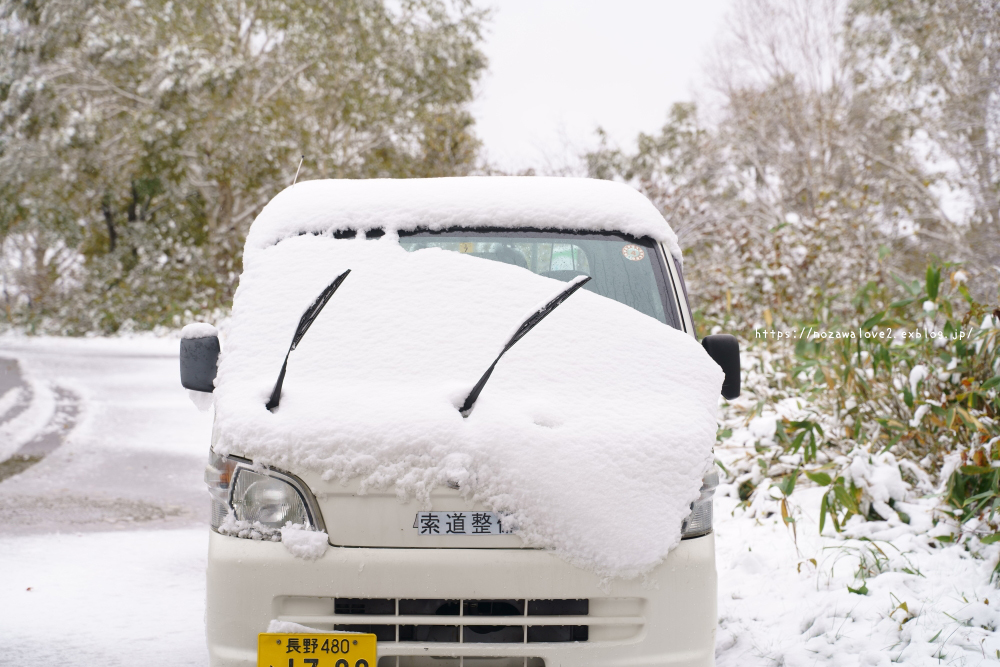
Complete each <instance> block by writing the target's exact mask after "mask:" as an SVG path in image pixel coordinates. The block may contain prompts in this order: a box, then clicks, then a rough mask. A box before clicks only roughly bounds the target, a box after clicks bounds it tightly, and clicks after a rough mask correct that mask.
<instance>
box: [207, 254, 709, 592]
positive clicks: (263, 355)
mask: <svg viewBox="0 0 1000 667" xmlns="http://www.w3.org/2000/svg"><path fill="white" fill-rule="evenodd" d="M244 266H245V271H244V274H243V276H242V278H241V281H240V286H239V289H238V290H237V292H236V296H235V300H234V305H233V317H232V320H231V321H230V323H229V324H228V326H227V327H226V328H227V331H226V332H225V333H226V338H225V345H224V349H223V353H222V358H221V360H220V367H219V375H218V379H217V381H216V385H217V389H216V431H215V432H216V442H215V448H216V450H217V451H218V452H220V453H223V454H227V453H231V454H239V455H243V456H247V457H249V458H251V459H253V460H255V461H257V462H260V463H263V464H268V465H274V466H277V467H279V468H283V469H287V470H290V471H292V472H303V471H304V470H306V469H311V470H315V471H318V472H321V473H323V474H324V475H325V476H326V478H327V479H342V480H347V479H350V478H355V477H357V478H361V480H362V488H395V489H396V491H397V493H398V494H399V495H400V496H401V497H417V498H418V499H420V500H421V501H422V502H424V504H425V505H426V504H428V503H429V500H430V495H429V494H430V491H431V489H432V488H434V487H435V486H436V485H441V486H443V485H445V484H447V483H448V481H449V480H454V481H457V482H458V483H459V484H460V488H461V492H462V494H463V495H464V496H465V497H467V498H469V499H470V500H474V501H477V502H481V503H482V504H483V505H485V506H486V507H487V508H488V509H490V510H493V511H497V512H503V513H509V514H511V515H513V516H512V518H513V520H514V522H515V524H516V525H517V526H518V531H517V532H518V534H519V535H520V536H521V538H522V539H523V540H524V542H525V543H526V544H527V545H529V546H537V547H543V548H548V549H552V550H554V551H555V552H556V553H557V554H559V555H560V556H562V557H563V558H565V559H567V560H568V561H570V562H572V563H575V564H577V565H580V566H582V567H586V568H589V569H591V570H593V571H595V572H597V573H598V574H601V575H603V576H608V577H611V576H633V575H637V574H640V573H643V572H645V571H648V570H649V569H651V568H652V567H654V566H655V565H656V564H657V563H658V562H660V561H661V560H662V559H663V557H664V556H666V554H667V552H668V551H669V550H670V549H671V548H672V547H673V546H675V545H676V544H677V542H678V541H679V539H680V527H681V521H682V520H683V518H684V517H685V516H686V514H687V513H688V509H689V505H690V503H691V502H692V501H693V500H694V499H695V498H697V497H698V491H699V487H700V485H701V478H702V475H703V474H704V472H705V471H706V469H707V468H708V467H709V466H710V465H711V461H712V453H711V452H712V445H713V443H714V442H715V431H716V408H717V405H718V397H719V392H720V387H721V384H722V371H721V370H720V369H719V367H718V366H717V365H716V364H715V363H714V362H713V361H712V360H711V359H710V358H709V357H708V355H707V354H706V353H705V352H704V351H703V350H702V348H701V346H700V345H699V344H698V343H697V342H696V341H695V340H694V339H693V338H691V337H690V336H688V335H685V334H684V333H682V332H680V331H677V330H676V329H673V328H671V327H668V326H667V325H665V324H663V323H661V322H659V321H657V320H656V319H653V318H652V317H649V316H647V315H644V314H642V313H640V312H638V311H636V310H634V309H632V308H630V307H628V306H626V305H624V304H621V303H619V302H617V301H614V300H612V299H608V298H605V297H602V296H599V295H597V294H593V293H591V292H587V291H585V290H581V291H580V292H577V293H576V294H574V295H573V296H572V297H570V298H569V299H568V300H567V301H566V302H565V303H563V304H562V305H561V306H560V307H559V308H558V309H556V310H555V311H554V312H553V313H552V314H551V315H549V317H548V318H547V319H546V320H545V321H543V322H542V323H541V324H539V325H538V326H537V327H535V329H533V330H532V331H531V332H530V333H529V334H528V335H527V336H526V337H525V338H524V339H523V340H521V341H520V342H519V343H518V344H517V345H515V346H514V347H513V348H512V349H511V350H510V351H509V352H507V354H506V355H505V356H504V358H503V359H502V360H501V361H500V363H499V364H498V365H497V367H496V370H495V372H494V373H493V377H492V378H491V380H490V381H489V383H488V384H487V385H486V387H485V389H484V390H483V393H482V395H481V397H480V398H479V401H478V402H477V404H476V406H475V409H474V410H473V411H472V414H471V415H470V416H469V417H468V418H467V419H463V418H462V416H461V415H460V414H459V411H458V406H459V405H460V404H461V402H462V400H463V399H464V398H465V396H466V395H467V394H468V392H469V390H470V389H471V387H472V386H473V385H474V384H475V382H476V380H477V379H478V378H479V377H480V375H482V373H483V372H484V371H485V370H486V368H487V367H488V366H489V364H490V363H491V362H492V361H493V359H494V358H495V357H496V355H497V353H498V352H499V351H500V349H501V348H502V346H503V345H504V343H505V342H506V341H507V339H508V337H509V336H510V335H511V333H513V330H514V329H515V328H516V327H517V325H518V324H520V322H521V321H522V320H523V319H524V318H525V317H526V316H527V315H528V314H529V313H530V312H531V310H532V308H534V307H536V306H537V305H538V304H539V303H542V302H545V301H547V300H548V299H550V298H552V297H553V296H554V295H555V294H557V293H558V292H559V291H560V290H561V289H563V288H564V287H565V283H563V282H560V281H558V280H555V279H552V278H547V277H544V276H540V275H536V274H534V273H532V272H531V271H528V270H526V269H524V268H521V267H518V266H513V265H509V264H503V263H500V262H494V261H490V260H488V259H483V258H478V257H473V256H469V255H463V254H460V253H454V252H449V251H446V250H443V249H440V248H427V249H422V250H417V251H415V252H412V253H408V252H406V251H405V250H403V248H401V247H400V245H399V243H398V241H397V239H396V238H394V237H392V236H388V235H387V236H386V237H384V238H382V239H380V240H363V239H334V238H331V237H329V236H316V235H311V234H310V235H302V236H297V237H292V238H288V239H285V240H284V241H281V242H280V243H278V244H276V245H272V246H270V247H267V248H265V249H256V250H255V249H252V248H248V251H247V254H246V256H245V259H244ZM345 269H351V274H350V275H349V276H348V277H347V279H346V280H345V281H344V283H343V285H342V286H341V287H340V289H339V290H338V291H337V293H336V294H335V295H334V296H333V298H332V299H331V301H330V303H329V304H328V305H327V307H326V309H325V310H324V311H323V312H322V313H321V314H320V316H319V317H318V319H317V320H316V321H315V323H314V324H313V325H312V328H311V329H310V330H309V333H308V334H307V335H306V337H305V338H304V339H303V340H302V342H301V343H300V344H299V346H298V348H297V349H296V350H295V351H294V352H293V353H292V354H291V356H290V358H289V362H288V372H287V376H286V377H285V382H284V392H283V394H282V399H281V405H280V407H279V408H277V409H276V410H275V411H274V412H273V413H271V412H268V411H267V410H266V409H265V408H264V404H265V403H266V401H267V399H268V396H269V394H270V392H271V389H272V386H273V385H274V382H275V380H276V377H277V374H278V370H279V369H280V367H281V363H282V359H283V357H284V355H285V352H286V351H287V349H288V345H289V342H290V341H291V339H292V335H293V333H294V331H295V327H296V325H297V323H298V321H299V318H300V316H301V315H302V313H303V311H304V310H305V308H306V307H307V306H308V305H309V304H310V303H311V302H312V300H313V299H314V298H315V297H316V295H317V294H319V293H320V291H321V290H322V289H323V288H324V287H325V286H326V285H327V284H329V282H330V281H331V280H332V279H333V278H334V277H335V276H337V275H338V274H339V273H341V272H342V271H344V270H345Z"/></svg>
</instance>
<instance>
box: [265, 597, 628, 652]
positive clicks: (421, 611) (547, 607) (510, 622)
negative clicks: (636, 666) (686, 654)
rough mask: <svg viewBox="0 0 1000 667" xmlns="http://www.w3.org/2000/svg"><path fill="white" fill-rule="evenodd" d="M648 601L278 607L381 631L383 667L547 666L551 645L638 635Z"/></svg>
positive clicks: (323, 600)
mask: <svg viewBox="0 0 1000 667" xmlns="http://www.w3.org/2000/svg"><path fill="white" fill-rule="evenodd" d="M645 602H646V601H645V600H644V599H642V598H610V597H609V598H591V599H589V600H530V599H528V600H492V599H486V600H463V599H429V598H428V599H406V598H399V599H395V598H333V597H306V596H279V597H277V598H275V599H274V611H275V613H276V618H277V620H279V621H288V622H292V623H300V624H302V625H305V626H308V627H310V628H315V629H316V630H321V631H323V630H326V631H330V630H347V631H353V632H370V633H372V634H374V635H375V637H376V638H377V639H378V642H379V647H378V652H379V661H378V667H545V659H543V658H542V657H540V655H539V654H541V653H542V652H543V650H544V651H551V650H553V649H556V647H558V646H560V645H562V646H566V647H567V648H568V646H567V644H568V643H570V642H587V645H588V646H592V647H594V648H598V647H601V646H603V647H608V646H612V645H616V644H618V643H620V642H622V641H629V640H634V639H636V638H637V637H639V636H640V635H641V633H642V629H643V627H644V626H645V622H646V621H645V617H644V615H643V613H644V610H645ZM546 646H547V647H548V648H544V647H546Z"/></svg>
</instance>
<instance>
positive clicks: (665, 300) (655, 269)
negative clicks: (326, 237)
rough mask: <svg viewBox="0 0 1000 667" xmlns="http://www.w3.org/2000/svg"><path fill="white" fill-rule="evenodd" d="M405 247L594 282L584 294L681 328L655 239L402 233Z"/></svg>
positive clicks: (510, 233) (519, 233) (516, 233)
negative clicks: (630, 308) (586, 293)
mask: <svg viewBox="0 0 1000 667" xmlns="http://www.w3.org/2000/svg"><path fill="white" fill-rule="evenodd" d="M399 241H400V245H402V246H403V248H404V249H406V250H408V251H410V252H413V251H416V250H421V249H423V248H443V249H445V250H451V251H453V252H460V253H464V254H467V255H472V256H474V257H482V258H483V259H489V260H493V261H496V262H504V263H505V264H514V265H516V266H520V267H521V268H523V269H527V270H528V271H532V272H534V273H537V274H538V275H541V276H546V277H548V278H555V279H556V280H562V281H564V282H567V281H569V280H572V279H573V278H575V277H576V276H581V275H585V276H590V277H591V280H590V281H589V282H588V283H587V284H586V285H585V286H584V287H583V289H587V290H590V291H591V292H596V293H597V294H600V295H601V296H606V297H608V298H609V299H614V300H615V301H620V302H621V303H624V304H625V305H627V306H631V307H632V308H635V309H636V310H638V311H639V312H640V313H645V314H646V315H649V316H650V317H654V318H656V319H658V320H659V321H661V322H663V323H664V324H668V325H670V326H672V327H674V328H675V329H680V328H681V326H680V317H679V316H678V312H677V305H676V300H675V298H674V294H673V290H672V289H671V287H670V281H669V279H668V274H667V271H666V267H665V266H664V265H663V259H662V257H661V256H660V253H659V252H658V251H657V248H656V245H655V243H654V242H653V241H652V240H650V239H634V238H631V237H627V236H624V235H618V234H612V233H604V234H597V233H588V234H582V233H573V232H548V231H532V230H502V231H498V230H490V231H481V230H453V231H444V232H431V231H416V232H401V233H400V239H399Z"/></svg>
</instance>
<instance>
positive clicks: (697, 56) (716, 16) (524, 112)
mask: <svg viewBox="0 0 1000 667" xmlns="http://www.w3.org/2000/svg"><path fill="white" fill-rule="evenodd" d="M731 2H732V0H694V1H691V0H613V1H612V0H492V3H491V4H492V6H493V7H494V14H493V21H492V23H491V25H490V29H489V32H488V34H487V39H486V45H485V50H486V54H487V56H488V57H489V59H490V71H489V73H488V74H487V75H486V76H485V78H484V79H483V81H482V83H481V84H480V89H479V96H478V99H477V101H476V102H475V103H474V105H473V113H474V114H475V117H476V128H477V129H476V131H477V134H478V135H479V136H480V138H482V140H483V142H484V144H485V148H486V154H487V156H488V158H489V160H490V161H491V162H492V163H493V164H495V165H497V166H499V167H501V168H504V169H508V170H518V169H522V168H525V167H536V168H539V167H541V168H544V167H545V165H546V163H549V164H550V165H551V166H556V167H558V166H560V165H561V164H562V163H564V162H565V161H566V160H567V158H568V157H569V156H570V155H572V154H576V153H578V152H579V151H580V150H582V149H584V148H586V147H589V146H592V145H593V144H594V142H595V140H594V129H595V128H596V127H597V126H598V125H600V126H602V127H604V129H605V130H607V131H608V132H609V133H610V134H611V136H612V138H613V139H614V140H615V141H617V142H619V143H621V144H623V145H627V144H628V143H629V142H631V141H632V140H633V139H634V138H635V136H636V135H637V134H638V133H639V132H640V131H646V132H653V131H656V130H657V129H659V128H660V126H661V125H662V124H663V121H664V119H665V118H666V113H667V110H668V109H669V107H670V105H671V104H673V103H674V102H677V101H681V100H688V99H691V97H692V91H693V89H694V88H695V87H696V86H697V85H698V78H699V76H700V74H701V66H702V64H703V63H704V60H705V55H706V53H707V52H708V50H709V49H710V48H711V45H712V44H713V42H714V40H715V38H716V36H717V34H718V33H719V31H720V30H721V29H722V26H723V23H724V17H725V14H726V10H727V9H728V7H729V6H730V3H731Z"/></svg>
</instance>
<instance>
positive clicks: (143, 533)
mask: <svg viewBox="0 0 1000 667" xmlns="http://www.w3.org/2000/svg"><path fill="white" fill-rule="evenodd" d="M177 345H178V342H177V341H176V340H166V339H159V340H158V339H75V340H63V339H45V338H34V339H26V338H12V337H3V338H0V459H3V458H6V457H8V456H10V455H11V454H12V453H14V452H16V451H18V450H19V449H21V448H27V449H29V450H32V451H46V450H47V449H50V450H51V451H50V452H49V453H47V454H46V455H45V456H44V458H42V460H41V461H40V462H38V463H37V464H35V465H33V466H31V467H29V468H27V469H26V470H24V471H23V472H22V473H20V474H18V475H14V476H11V477H9V478H7V479H4V480H3V481H0V573H2V574H0V644H2V648H0V664H17V665H22V664H23V665H29V664H60V665H97V664H100V665H108V666H114V665H129V664H143V665H154V666H158V665H163V666H167V665H205V664H207V655H206V650H205V641H204V567H205V551H206V542H207V534H206V531H207V527H206V524H205V517H206V514H207V494H205V493H204V490H203V483H202V479H201V475H202V470H203V467H204V462H205V454H206V450H207V447H208V442H209V434H210V429H211V417H210V413H203V412H199V411H198V410H197V409H196V408H195V407H194V406H193V405H192V404H191V403H190V401H189V400H188V398H187V396H186V394H185V392H184V391H183V390H181V389H180V386H179V381H178V377H177V357H176V354H177V352H176V350H177ZM9 360H16V361H17V365H16V366H15V365H13V364H11V363H10V361H9ZM53 438H54V439H55V440H53ZM53 444H55V445H58V446H53ZM720 456H722V457H725V456H726V452H720ZM0 471H2V467H0ZM0 474H2V473H0ZM732 491H733V490H732V489H730V488H727V487H726V486H723V487H721V488H720V496H719V498H718V499H717V502H716V540H717V541H716V544H717V547H718V566H719V633H718V642H717V661H718V664H719V665H720V666H723V667H728V666H729V665H733V666H734V667H735V666H736V665H739V666H740V667H744V666H751V667H752V666H755V665H761V666H763V665H786V666H797V665H803V666H805V665H810V666H811V665H838V666H839V665H845V666H846V665H849V666H852V667H853V666H854V665H859V666H863V665H888V664H889V663H890V662H901V663H906V664H913V665H932V664H934V665H943V664H947V665H976V664H980V663H984V662H995V661H996V660H998V659H1000V636H998V635H997V633H996V631H995V628H996V627H997V626H998V625H1000V591H998V590H997V589H996V587H995V586H993V585H992V584H991V583H990V572H991V569H992V567H993V565H994V564H995V557H992V555H991V554H988V556H990V557H987V558H985V559H977V558H974V557H973V555H972V554H970V553H968V552H967V551H966V550H965V549H964V547H962V546H956V545H945V544H938V543H937V541H936V540H933V539H930V538H929V537H927V535H926V534H925V533H922V532H921V531H920V521H918V520H914V521H911V525H910V526H907V525H903V524H896V525H890V524H888V523H882V524H874V523H872V524H864V525H860V526H855V527H853V528H852V530H853V533H852V535H853V538H854V539H850V540H844V539H838V538H833V537H820V536H819V535H818V534H817V529H816V509H817V508H818V507H819V496H818V493H819V491H818V490H816V489H808V488H806V489H800V490H797V491H796V492H795V494H794V495H793V497H792V499H793V504H794V507H793V516H795V518H796V528H797V540H796V539H795V538H793V534H792V533H791V531H790V529H788V528H786V527H785V526H784V525H783V522H782V520H781V518H780V515H779V514H777V513H775V514H772V515H771V516H766V514H767V512H766V511H761V509H762V508H760V507H755V508H753V510H752V511H749V510H747V509H743V508H738V507H737V505H738V501H737V500H736V499H734V498H733V497H731V496H730V495H729V494H730V493H732ZM751 514H752V515H751ZM862 538H864V539H862ZM849 588H853V589H854V590H855V591H858V592H857V593H855V592H851V591H850V590H849Z"/></svg>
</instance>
